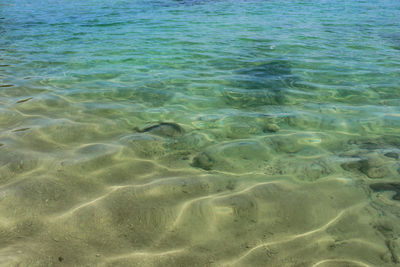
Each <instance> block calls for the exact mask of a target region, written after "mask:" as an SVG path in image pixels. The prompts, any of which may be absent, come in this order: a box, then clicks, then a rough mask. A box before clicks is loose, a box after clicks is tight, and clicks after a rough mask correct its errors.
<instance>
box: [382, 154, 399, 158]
mask: <svg viewBox="0 0 400 267" xmlns="http://www.w3.org/2000/svg"><path fill="white" fill-rule="evenodd" d="M385 156H386V157H388V158H392V159H399V154H397V153H395V152H388V153H385Z"/></svg>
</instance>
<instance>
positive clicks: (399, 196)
mask: <svg viewBox="0 0 400 267" xmlns="http://www.w3.org/2000/svg"><path fill="white" fill-rule="evenodd" d="M369 187H370V188H371V189H372V190H374V191H394V192H395V193H396V194H395V195H394V196H393V198H392V199H394V200H400V183H376V184H371V185H369Z"/></svg>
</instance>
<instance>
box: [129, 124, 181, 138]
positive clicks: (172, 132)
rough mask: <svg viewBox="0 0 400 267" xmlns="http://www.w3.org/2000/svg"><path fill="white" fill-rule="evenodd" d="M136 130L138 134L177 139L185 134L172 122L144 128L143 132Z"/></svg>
mask: <svg viewBox="0 0 400 267" xmlns="http://www.w3.org/2000/svg"><path fill="white" fill-rule="evenodd" d="M136 130H137V131H138V132H140V133H151V134H155V135H159V136H164V137H177V136H180V135H182V134H183V133H184V132H185V131H184V130H183V128H182V127H181V126H180V125H179V124H177V123H174V122H161V123H159V124H156V125H152V126H149V127H146V128H144V129H143V130H139V129H136Z"/></svg>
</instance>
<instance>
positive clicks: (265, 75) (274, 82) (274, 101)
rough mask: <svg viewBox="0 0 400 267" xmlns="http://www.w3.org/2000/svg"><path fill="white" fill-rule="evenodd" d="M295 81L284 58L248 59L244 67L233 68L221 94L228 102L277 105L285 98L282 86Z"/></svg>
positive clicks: (249, 104) (237, 104)
mask: <svg viewBox="0 0 400 267" xmlns="http://www.w3.org/2000/svg"><path fill="white" fill-rule="evenodd" d="M295 81H296V77H294V75H293V74H292V71H291V64H290V62H289V61H287V60H274V61H269V62H264V63H256V64H250V63H249V66H248V67H245V68H242V69H239V70H237V71H236V76H235V78H234V79H233V80H230V81H229V82H228V84H227V89H225V90H224V91H223V95H224V99H225V101H226V102H227V103H228V104H232V105H235V106H240V107H254V106H262V105H281V104H284V103H285V102H287V99H286V94H285V90H286V88H287V87H288V86H289V85H291V84H294V82H295Z"/></svg>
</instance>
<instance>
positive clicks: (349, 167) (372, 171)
mask: <svg viewBox="0 0 400 267" xmlns="http://www.w3.org/2000/svg"><path fill="white" fill-rule="evenodd" d="M340 166H341V167H342V168H343V169H344V170H346V171H360V172H362V173H364V174H365V175H367V176H368V177H369V178H371V179H379V178H383V177H385V176H386V175H387V174H388V172H387V170H386V168H385V167H383V166H375V163H374V162H373V161H372V160H370V159H361V158H359V159H357V160H355V161H350V162H346V163H342V164H341V165H340Z"/></svg>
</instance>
